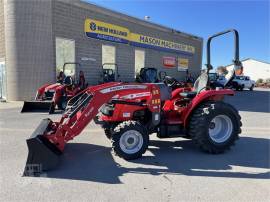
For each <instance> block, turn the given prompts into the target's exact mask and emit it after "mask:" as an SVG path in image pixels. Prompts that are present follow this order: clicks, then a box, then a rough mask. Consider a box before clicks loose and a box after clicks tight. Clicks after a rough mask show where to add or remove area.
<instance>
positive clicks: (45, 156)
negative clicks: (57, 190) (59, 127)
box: [23, 119, 62, 176]
mask: <svg viewBox="0 0 270 202" xmlns="http://www.w3.org/2000/svg"><path fill="white" fill-rule="evenodd" d="M51 123H52V121H51V120H50V119H43V120H42V121H41V123H40V124H39V126H38V127H37V128H36V130H35V131H34V132H33V134H32V135H31V137H30V138H29V139H27V140H26V143H27V146H28V157H27V161H26V165H25V169H24V174H23V175H24V176H37V175H39V174H40V173H42V172H43V171H47V170H50V169H52V168H54V167H56V166H57V164H58V162H59V156H60V155H61V154H62V152H61V151H60V150H59V149H58V148H57V147H56V146H55V145H54V144H53V143H51V142H50V141H49V140H48V139H47V138H46V137H45V136H44V135H45V133H46V132H47V131H48V130H49V128H50V125H51Z"/></svg>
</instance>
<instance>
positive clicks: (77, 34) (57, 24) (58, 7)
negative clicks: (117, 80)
mask: <svg viewBox="0 0 270 202" xmlns="http://www.w3.org/2000/svg"><path fill="white" fill-rule="evenodd" d="M86 18H92V19H97V20H100V21H104V22H107V23H111V24H115V25H119V26H123V27H127V28H128V29H129V30H130V31H131V32H134V33H140V34H145V35H147V36H152V37H156V38H161V39H165V40H168V41H174V42H178V43H185V44H188V45H192V46H194V47H195V49H196V53H195V54H194V55H193V56H185V55H181V54H172V53H168V52H162V51H157V50H153V49H144V50H145V54H146V55H145V65H146V66H149V67H157V68H158V69H160V70H161V69H163V70H165V69H164V68H163V67H162V57H163V56H174V57H178V56H180V57H184V58H188V59H189V64H190V68H189V71H190V72H191V73H193V74H196V75H198V74H199V72H200V68H201V54H202V53H201V46H202V40H194V39H190V38H188V37H184V36H182V35H181V34H178V33H172V31H171V30H169V29H165V28H159V29H157V28H156V27H155V26H153V25H152V26H144V25H142V23H143V22H141V21H140V20H136V19H133V18H130V19H129V18H128V17H126V16H122V15H121V14H120V15H117V14H113V15H112V13H111V12H110V11H108V12H100V11H99V10H98V9H93V7H92V5H90V4H85V3H76V2H75V3H74V1H73V2H72V3H66V2H63V1H55V2H54V4H53V33H54V38H55V37H56V36H57V37H64V38H70V39H74V40H75V43H76V59H77V60H79V59H80V58H81V57H90V58H95V59H96V62H82V70H83V71H84V72H85V74H86V79H87V81H88V83H90V84H96V83H97V82H98V79H99V75H100V70H101V65H102V62H101V45H102V44H108V45H113V46H115V47H116V63H117V64H118V66H119V73H120V75H121V79H122V80H123V81H133V80H134V64H135V61H134V60H135V48H136V47H134V46H130V45H124V44H118V43H113V42H107V41H102V40H97V39H92V38H88V37H87V36H85V33H84V21H85V19H86ZM166 71H167V72H168V74H169V75H174V76H175V77H177V78H178V79H183V78H184V77H185V73H184V72H178V71H177V68H173V69H169V70H168V69H166Z"/></svg>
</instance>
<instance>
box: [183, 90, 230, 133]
mask: <svg viewBox="0 0 270 202" xmlns="http://www.w3.org/2000/svg"><path fill="white" fill-rule="evenodd" d="M234 94H235V93H234V91H233V90H231V89H220V90H206V91H202V92H201V93H199V94H198V95H197V96H196V97H195V98H194V99H193V100H192V101H191V103H190V104H189V105H188V106H187V108H186V109H185V110H184V111H183V113H182V114H183V115H182V121H183V123H184V127H185V128H186V127H187V126H188V122H189V118H190V116H191V115H192V112H193V111H194V110H195V109H196V108H197V107H198V106H199V105H201V103H203V102H205V101H208V100H216V101H218V100H223V98H224V95H229V96H233V95H234Z"/></svg>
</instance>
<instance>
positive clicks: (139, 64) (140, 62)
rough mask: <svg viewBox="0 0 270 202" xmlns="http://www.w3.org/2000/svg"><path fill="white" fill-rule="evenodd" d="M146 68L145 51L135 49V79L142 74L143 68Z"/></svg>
mask: <svg viewBox="0 0 270 202" xmlns="http://www.w3.org/2000/svg"><path fill="white" fill-rule="evenodd" d="M144 66H145V52H144V50H138V49H135V77H136V75H137V74H139V73H140V70H141V68H143V67H144Z"/></svg>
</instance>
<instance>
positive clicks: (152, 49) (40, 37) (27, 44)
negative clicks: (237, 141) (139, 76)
mask: <svg viewBox="0 0 270 202" xmlns="http://www.w3.org/2000/svg"><path fill="white" fill-rule="evenodd" d="M202 44H203V40H202V38H200V37H197V36H194V35H190V34H186V33H183V32H180V31H177V30H174V29H172V28H168V27H164V26H161V25H158V24H154V23H151V22H149V21H146V20H143V19H142V20H141V19H138V18H134V17H131V16H128V15H125V14H122V13H118V12H115V11H112V10H109V9H106V8H102V7H99V6H96V5H93V4H89V3H86V2H83V1H79V0H72V1H67V0H46V1H43V0H37V1H26V0H0V65H1V68H0V71H1V72H0V74H1V81H0V84H1V96H2V97H5V98H7V99H8V100H25V99H30V98H33V97H34V95H35V91H36V89H37V88H38V87H39V86H41V85H43V84H45V83H49V82H55V80H56V74H57V72H58V71H60V70H61V68H62V65H63V63H64V62H75V61H76V62H79V63H81V67H74V69H72V68H71V69H70V71H71V72H72V71H73V72H74V71H75V72H76V73H78V71H79V70H83V71H84V73H85V76H86V80H87V82H88V83H89V84H90V85H92V84H97V83H98V80H99V79H100V73H101V66H102V64H103V63H104V62H113V63H117V64H118V66H119V74H120V76H121V80H122V81H134V75H135V73H136V71H138V70H139V69H140V68H141V67H144V66H146V67H156V68H158V69H160V70H161V69H163V70H166V71H167V72H168V74H169V75H173V76H174V77H176V78H177V79H179V80H181V79H183V78H184V77H185V74H186V73H185V72H186V70H188V71H189V72H190V73H192V74H193V75H194V76H197V75H198V74H199V73H200V68H201V63H202ZM164 68H166V69H164Z"/></svg>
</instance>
